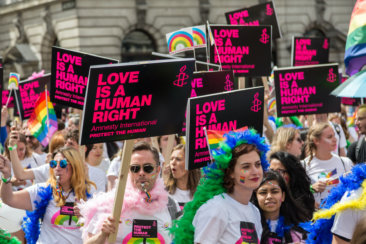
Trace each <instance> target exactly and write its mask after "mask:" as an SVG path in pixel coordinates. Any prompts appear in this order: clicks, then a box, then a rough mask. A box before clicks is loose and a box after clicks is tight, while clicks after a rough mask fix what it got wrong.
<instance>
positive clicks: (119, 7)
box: [0, 0, 355, 77]
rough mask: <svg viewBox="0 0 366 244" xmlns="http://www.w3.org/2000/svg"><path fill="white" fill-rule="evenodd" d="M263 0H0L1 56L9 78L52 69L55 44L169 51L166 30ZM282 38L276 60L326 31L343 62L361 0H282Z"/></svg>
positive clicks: (125, 54) (109, 51)
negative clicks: (302, 39) (295, 39)
mask: <svg viewBox="0 0 366 244" xmlns="http://www.w3.org/2000/svg"><path fill="white" fill-rule="evenodd" d="M262 2H266V1H263V0H226V1H222V0H105V1H100V0H63V1H60V0H23V1H22V0H0V23H1V25H0V55H1V56H2V57H3V62H4V77H7V75H8V73H9V72H10V71H12V72H18V73H20V74H21V77H27V76H29V75H30V74H31V73H32V72H33V71H39V70H41V69H44V70H45V71H46V73H47V72H50V68H51V63H50V61H51V47H52V46H53V45H56V46H60V47H63V48H67V49H73V50H78V51H83V52H88V53H92V54H96V55H101V56H105V57H110V58H115V59H119V60H122V61H131V60H138V59H150V58H152V57H151V52H152V51H156V52H160V53H167V52H168V51H167V45H166V39H165V34H166V33H168V32H171V31H174V30H177V29H179V28H183V27H186V26H193V25H199V24H204V23H205V22H206V20H208V21H209V22H210V23H212V24H226V20H225V16H224V13H225V12H228V11H230V10H235V9H240V8H244V7H249V6H252V5H255V4H258V3H262ZM274 2H275V6H276V11H277V17H278V21H279V24H280V28H281V32H282V38H281V39H277V40H276V41H275V42H274V43H273V44H274V45H273V54H274V55H273V62H274V64H276V65H277V66H278V67H284V66H289V65H290V55H291V54H290V50H291V40H292V36H294V35H295V36H303V35H308V36H314V35H316V36H327V37H329V38H330V39H331V50H330V61H332V62H338V63H340V65H341V67H342V66H343V56H344V46H345V41H346V36H347V31H348V25H349V20H350V15H351V12H352V9H353V6H354V3H355V0H309V1H303V0H275V1H274Z"/></svg>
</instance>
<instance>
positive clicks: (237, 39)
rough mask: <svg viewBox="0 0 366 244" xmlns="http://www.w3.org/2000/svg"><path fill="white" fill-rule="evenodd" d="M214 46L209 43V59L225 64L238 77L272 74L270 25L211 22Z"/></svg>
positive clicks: (225, 68) (225, 67) (223, 65)
mask: <svg viewBox="0 0 366 244" xmlns="http://www.w3.org/2000/svg"><path fill="white" fill-rule="evenodd" d="M210 28H211V31H212V35H213V38H214V39H215V45H210V43H208V44H207V45H209V46H210V62H211V63H214V64H220V62H221V64H222V68H223V69H224V70H233V72H234V73H235V75H236V76H246V77H255V76H269V75H270V74H271V43H272V41H271V40H272V39H271V33H272V27H271V26H233V25H211V27H210Z"/></svg>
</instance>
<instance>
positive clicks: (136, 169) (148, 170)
mask: <svg viewBox="0 0 366 244" xmlns="http://www.w3.org/2000/svg"><path fill="white" fill-rule="evenodd" d="M142 169H143V170H144V172H145V173H146V174H150V173H151V172H153V171H154V166H153V165H151V164H144V165H143V166H142ZM140 170H141V165H131V166H130V171H131V172H132V173H135V174H136V173H138V172H140Z"/></svg>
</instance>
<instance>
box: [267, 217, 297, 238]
mask: <svg viewBox="0 0 366 244" xmlns="http://www.w3.org/2000/svg"><path fill="white" fill-rule="evenodd" d="M270 223H271V220H269V219H268V220H267V226H268V229H269V230H270V231H271V225H270ZM291 228H292V225H285V218H284V217H283V216H280V217H279V218H278V222H277V226H276V235H277V236H278V237H283V236H284V235H285V233H287V232H289V231H290V230H291Z"/></svg>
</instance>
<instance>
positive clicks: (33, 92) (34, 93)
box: [13, 74, 51, 120]
mask: <svg viewBox="0 0 366 244" xmlns="http://www.w3.org/2000/svg"><path fill="white" fill-rule="evenodd" d="M50 80H51V75H50V74H46V75H44V76H42V77H40V78H35V79H31V80H24V81H21V82H19V89H18V90H15V101H16V104H17V108H18V111H19V115H20V118H21V119H22V120H25V119H28V118H29V117H30V116H31V114H32V113H33V110H34V107H35V103H36V101H37V99H38V97H39V96H40V95H41V93H42V92H44V91H45V86H46V85H47V90H49V87H50ZM13 92H14V91H13Z"/></svg>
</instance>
